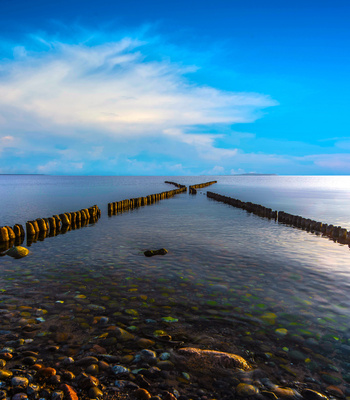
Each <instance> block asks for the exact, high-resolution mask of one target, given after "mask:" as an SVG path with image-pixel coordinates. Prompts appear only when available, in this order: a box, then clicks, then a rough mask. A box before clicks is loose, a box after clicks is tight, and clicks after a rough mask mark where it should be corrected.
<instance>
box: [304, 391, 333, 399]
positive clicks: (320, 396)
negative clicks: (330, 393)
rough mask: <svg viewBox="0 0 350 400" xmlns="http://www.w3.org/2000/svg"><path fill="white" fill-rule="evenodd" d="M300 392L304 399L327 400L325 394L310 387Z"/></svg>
mask: <svg viewBox="0 0 350 400" xmlns="http://www.w3.org/2000/svg"><path fill="white" fill-rule="evenodd" d="M301 394H302V396H303V397H304V399H306V400H328V397H327V396H325V395H324V394H322V393H319V392H316V390H312V389H304V390H303V391H302V392H301Z"/></svg>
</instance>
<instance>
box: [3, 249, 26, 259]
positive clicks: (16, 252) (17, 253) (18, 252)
mask: <svg viewBox="0 0 350 400" xmlns="http://www.w3.org/2000/svg"><path fill="white" fill-rule="evenodd" d="M28 254H29V250H28V249H27V248H25V247H22V246H15V247H12V248H11V249H10V250H8V251H7V252H6V255H8V256H10V257H13V258H23V257H26V256H27V255H28Z"/></svg>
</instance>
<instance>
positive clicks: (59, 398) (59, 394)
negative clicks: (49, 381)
mask: <svg viewBox="0 0 350 400" xmlns="http://www.w3.org/2000/svg"><path fill="white" fill-rule="evenodd" d="M63 398H64V393H63V391H62V390H55V391H54V392H52V394H51V400H63Z"/></svg>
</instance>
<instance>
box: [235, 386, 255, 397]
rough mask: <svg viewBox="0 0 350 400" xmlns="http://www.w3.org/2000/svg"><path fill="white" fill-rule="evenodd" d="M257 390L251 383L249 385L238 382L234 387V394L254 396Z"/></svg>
mask: <svg viewBox="0 0 350 400" xmlns="http://www.w3.org/2000/svg"><path fill="white" fill-rule="evenodd" d="M258 392H259V391H258V389H257V388H256V387H255V386H253V385H249V384H247V383H240V384H239V385H238V386H237V387H236V394H237V395H238V396H240V397H249V396H254V395H255V394H257V393H258Z"/></svg>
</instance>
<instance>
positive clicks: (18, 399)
mask: <svg viewBox="0 0 350 400" xmlns="http://www.w3.org/2000/svg"><path fill="white" fill-rule="evenodd" d="M26 399H28V396H27V394H26V393H16V394H15V395H14V396H12V400H26Z"/></svg>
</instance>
